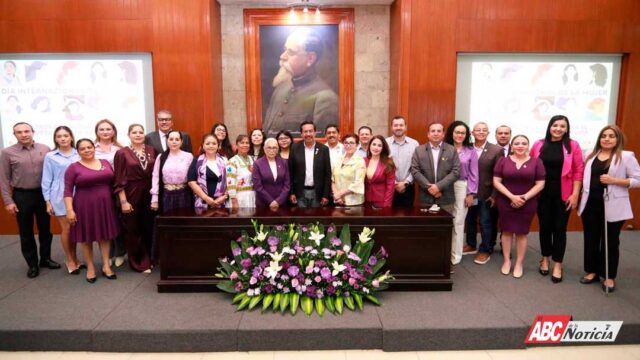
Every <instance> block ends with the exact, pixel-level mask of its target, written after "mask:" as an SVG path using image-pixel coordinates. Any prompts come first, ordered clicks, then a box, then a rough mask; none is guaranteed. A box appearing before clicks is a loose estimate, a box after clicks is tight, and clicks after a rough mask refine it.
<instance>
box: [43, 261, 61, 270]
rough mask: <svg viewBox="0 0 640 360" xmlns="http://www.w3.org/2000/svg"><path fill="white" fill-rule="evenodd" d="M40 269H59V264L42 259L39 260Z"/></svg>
mask: <svg viewBox="0 0 640 360" xmlns="http://www.w3.org/2000/svg"><path fill="white" fill-rule="evenodd" d="M40 267H43V268H49V269H60V264H58V263H57V262H55V261H53V260H51V259H42V260H40Z"/></svg>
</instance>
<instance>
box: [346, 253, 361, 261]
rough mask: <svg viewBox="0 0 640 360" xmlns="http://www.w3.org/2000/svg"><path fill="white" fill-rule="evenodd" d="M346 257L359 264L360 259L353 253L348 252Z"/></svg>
mask: <svg viewBox="0 0 640 360" xmlns="http://www.w3.org/2000/svg"><path fill="white" fill-rule="evenodd" d="M347 257H348V258H349V259H351V260H353V261H357V262H360V257H358V255H356V253H354V252H350V253H349V255H347Z"/></svg>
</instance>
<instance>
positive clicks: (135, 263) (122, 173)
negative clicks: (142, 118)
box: [114, 124, 156, 272]
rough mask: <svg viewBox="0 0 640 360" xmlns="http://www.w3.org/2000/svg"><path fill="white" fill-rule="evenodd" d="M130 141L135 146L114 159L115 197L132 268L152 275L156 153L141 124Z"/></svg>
mask: <svg viewBox="0 0 640 360" xmlns="http://www.w3.org/2000/svg"><path fill="white" fill-rule="evenodd" d="M129 140H130V141H131V145H130V146H127V147H123V148H122V149H120V150H118V152H116V156H115V158H114V167H115V173H116V175H115V176H116V180H115V193H116V194H117V195H118V199H119V200H120V209H121V210H122V216H121V217H120V222H121V224H122V230H123V235H124V242H125V246H126V248H127V253H128V254H129V266H130V267H131V269H133V270H135V271H138V272H151V239H152V234H153V213H152V212H151V209H150V208H149V203H150V202H151V193H150V192H149V191H150V190H151V175H152V173H153V165H154V163H155V159H156V151H155V150H154V149H153V146H150V145H145V144H144V127H142V125H140V124H132V125H131V126H129Z"/></svg>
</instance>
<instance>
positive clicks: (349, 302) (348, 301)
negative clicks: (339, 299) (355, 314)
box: [344, 296, 356, 311]
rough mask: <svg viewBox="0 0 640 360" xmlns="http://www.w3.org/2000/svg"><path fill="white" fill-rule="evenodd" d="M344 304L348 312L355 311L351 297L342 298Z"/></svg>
mask: <svg viewBox="0 0 640 360" xmlns="http://www.w3.org/2000/svg"><path fill="white" fill-rule="evenodd" d="M344 304H345V305H346V306H347V307H348V308H349V310H351V311H353V310H355V309H356V304H355V303H354V302H353V298H352V297H351V296H345V297H344Z"/></svg>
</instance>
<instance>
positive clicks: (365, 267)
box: [364, 265, 373, 274]
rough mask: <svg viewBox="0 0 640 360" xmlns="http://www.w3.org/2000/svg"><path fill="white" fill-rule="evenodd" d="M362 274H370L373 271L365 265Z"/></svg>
mask: <svg viewBox="0 0 640 360" xmlns="http://www.w3.org/2000/svg"><path fill="white" fill-rule="evenodd" d="M364 272H366V273H369V274H371V273H372V272H373V269H372V268H371V266H369V265H365V266H364Z"/></svg>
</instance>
